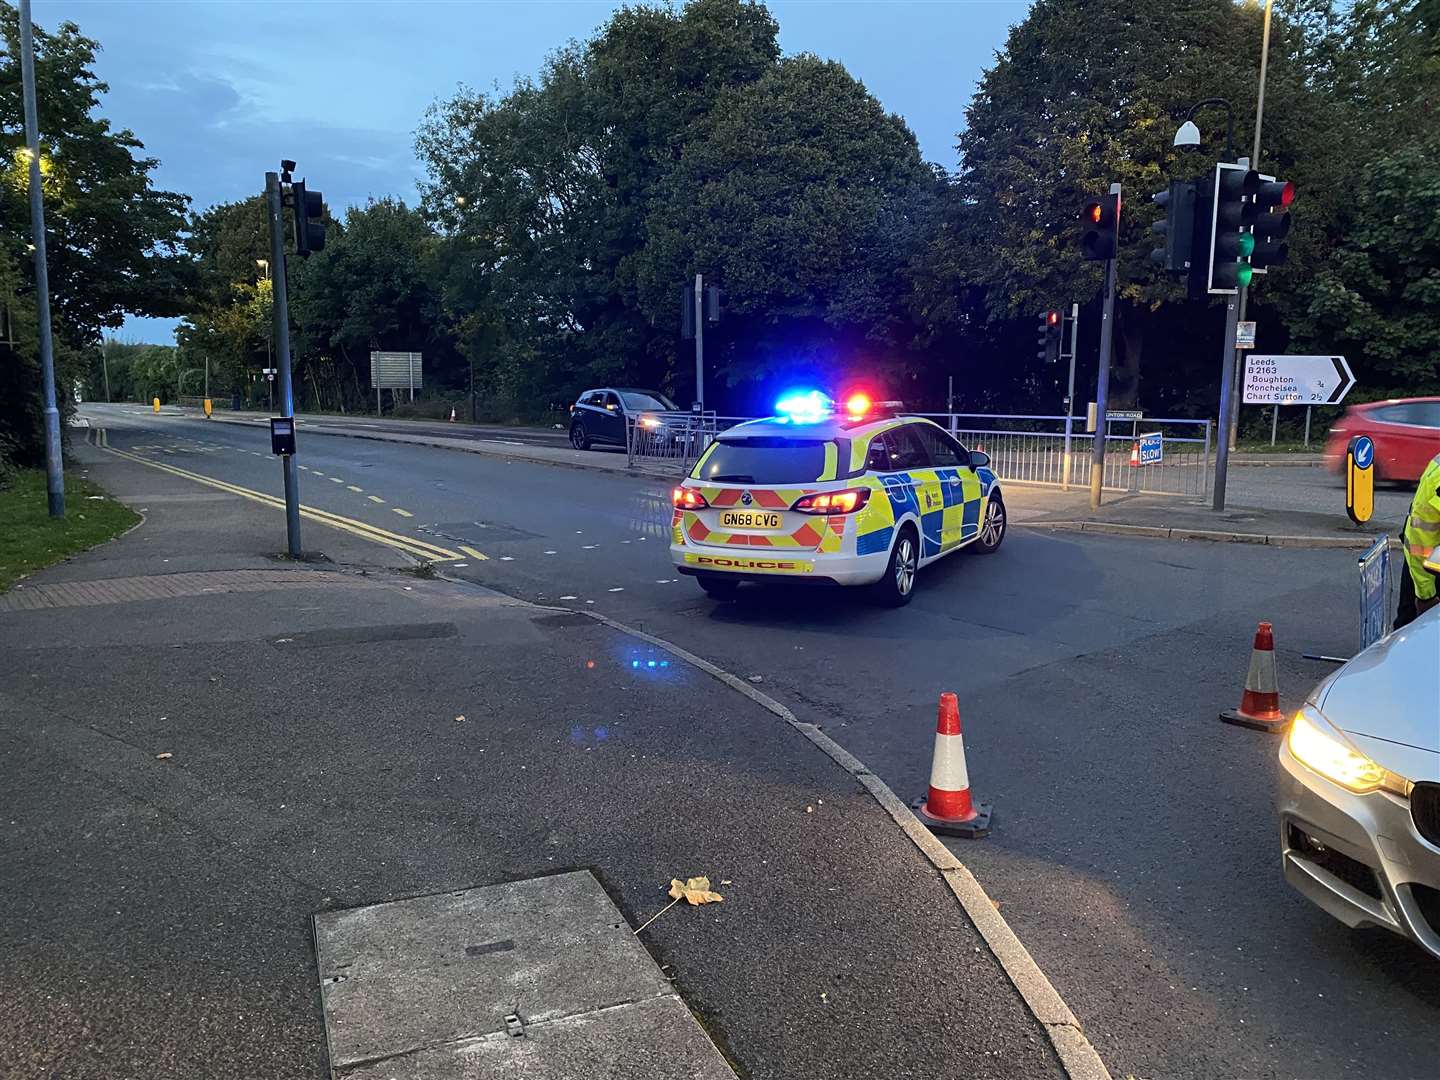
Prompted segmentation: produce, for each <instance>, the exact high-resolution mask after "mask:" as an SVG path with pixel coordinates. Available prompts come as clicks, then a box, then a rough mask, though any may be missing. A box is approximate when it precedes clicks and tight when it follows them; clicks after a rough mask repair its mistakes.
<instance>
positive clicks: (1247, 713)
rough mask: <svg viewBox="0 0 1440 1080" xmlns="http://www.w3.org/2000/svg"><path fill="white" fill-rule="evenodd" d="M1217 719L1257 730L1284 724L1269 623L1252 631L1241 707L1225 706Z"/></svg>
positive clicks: (1269, 728)
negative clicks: (1252, 638)
mask: <svg viewBox="0 0 1440 1080" xmlns="http://www.w3.org/2000/svg"><path fill="white" fill-rule="evenodd" d="M1220 719H1221V720H1224V721H1225V722H1226V723H1227V724H1239V725H1240V726H1241V727H1248V728H1254V729H1255V730H1256V731H1279V730H1280V729H1281V728H1282V727H1284V726H1285V714H1284V713H1283V712H1281V711H1280V688H1279V685H1278V684H1277V683H1276V681H1275V631H1274V628H1273V627H1272V626H1271V625H1270V624H1269V623H1268V622H1262V623H1261V624H1260V626H1259V628H1258V629H1257V630H1256V631H1255V646H1254V648H1253V649H1251V651H1250V670H1249V671H1248V672H1247V673H1246V675H1245V692H1244V693H1243V694H1241V695H1240V707H1239V708H1238V709H1226V710H1225V711H1224V712H1222V713H1221V714H1220Z"/></svg>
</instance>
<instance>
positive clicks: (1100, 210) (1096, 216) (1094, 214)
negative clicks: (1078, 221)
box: [1090, 203, 1105, 225]
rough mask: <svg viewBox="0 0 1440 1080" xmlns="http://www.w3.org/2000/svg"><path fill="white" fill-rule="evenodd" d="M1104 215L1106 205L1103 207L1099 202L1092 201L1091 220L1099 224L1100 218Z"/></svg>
mask: <svg viewBox="0 0 1440 1080" xmlns="http://www.w3.org/2000/svg"><path fill="white" fill-rule="evenodd" d="M1104 216H1105V208H1104V207H1102V206H1101V205H1100V204H1099V203H1091V204H1090V220H1091V221H1093V222H1094V223H1095V224H1096V225H1099V224H1100V219H1101V218H1102V217H1104Z"/></svg>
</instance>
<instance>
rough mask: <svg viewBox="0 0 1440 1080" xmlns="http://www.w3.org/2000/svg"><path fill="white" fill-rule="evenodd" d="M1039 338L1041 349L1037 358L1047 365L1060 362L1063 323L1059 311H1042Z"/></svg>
mask: <svg viewBox="0 0 1440 1080" xmlns="http://www.w3.org/2000/svg"><path fill="white" fill-rule="evenodd" d="M1039 319H1040V325H1039V328H1038V334H1039V336H1038V337H1037V338H1036V342H1035V343H1036V344H1037V345H1038V346H1039V347H1040V348H1039V351H1038V352H1036V353H1035V356H1036V357H1037V358H1038V359H1040V360H1043V361H1045V363H1047V364H1058V363H1059V362H1060V332H1061V329H1062V327H1063V323H1062V321H1061V318H1060V312H1058V311H1042V312H1041V313H1040V315H1039Z"/></svg>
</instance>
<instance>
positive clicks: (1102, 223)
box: [1080, 195, 1120, 260]
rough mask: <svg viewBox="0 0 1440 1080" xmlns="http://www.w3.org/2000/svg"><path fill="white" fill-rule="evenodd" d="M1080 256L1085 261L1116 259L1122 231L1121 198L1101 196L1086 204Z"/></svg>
mask: <svg viewBox="0 0 1440 1080" xmlns="http://www.w3.org/2000/svg"><path fill="white" fill-rule="evenodd" d="M1080 222H1081V228H1082V229H1083V231H1082V232H1081V234H1080V256H1081V258H1084V259H1092V260H1103V259H1113V258H1115V249H1116V247H1117V246H1118V233H1119V231H1120V196H1119V195H1101V196H1100V197H1099V198H1098V199H1091V200H1090V201H1089V202H1088V203H1086V204H1085V209H1084V210H1082V211H1081V213H1080Z"/></svg>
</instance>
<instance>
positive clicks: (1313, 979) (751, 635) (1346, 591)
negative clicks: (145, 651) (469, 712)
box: [91, 409, 1440, 1078]
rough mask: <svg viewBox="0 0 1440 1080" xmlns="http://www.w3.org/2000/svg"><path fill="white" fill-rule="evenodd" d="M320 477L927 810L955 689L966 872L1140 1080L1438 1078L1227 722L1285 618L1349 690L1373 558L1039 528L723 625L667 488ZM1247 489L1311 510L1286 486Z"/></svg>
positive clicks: (752, 607)
mask: <svg viewBox="0 0 1440 1080" xmlns="http://www.w3.org/2000/svg"><path fill="white" fill-rule="evenodd" d="M91 415H92V416H93V417H95V418H96V419H95V422H99V423H104V424H106V425H107V427H108V431H109V439H110V443H111V445H112V446H116V447H129V448H131V449H134V450H136V451H137V452H139V453H141V454H142V455H145V456H148V457H150V458H152V459H153V460H155V461H157V462H161V463H164V464H167V465H171V466H176V467H179V468H183V469H187V470H193V471H195V472H197V473H202V474H205V475H207V476H213V477H216V478H219V479H221V480H223V481H227V482H229V483H232V484H238V485H243V486H246V487H249V488H254V489H257V490H261V491H265V492H268V493H270V494H276V495H278V494H279V493H280V490H281V487H280V470H279V467H278V465H277V464H276V463H275V462H274V461H273V460H271V459H270V458H269V454H268V453H267V449H268V447H267V445H266V437H265V435H264V433H263V431H260V430H255V431H253V432H252V431H251V430H249V429H247V428H243V427H238V426H232V425H219V424H206V423H205V422H204V421H197V420H189V419H182V418H176V417H167V416H161V417H150V416H147V415H145V414H143V413H134V412H130V411H125V410H109V409H94V410H91ZM102 418H103V419H102ZM299 460H300V461H301V462H302V463H303V464H304V465H305V466H306V471H305V472H303V473H301V484H302V498H303V500H304V501H305V502H306V503H307V504H312V505H315V506H317V507H319V508H321V509H324V510H328V511H330V512H332V513H336V514H344V515H346V516H348V517H353V518H356V519H358V520H363V521H365V522H369V523H371V524H374V525H378V526H381V527H384V528H387V529H391V530H394V531H396V532H399V533H403V534H405V535H410V536H413V537H416V538H425V539H426V540H428V541H429V542H433V543H437V544H442V545H445V546H448V547H451V548H455V549H457V550H458V548H459V546H460V545H464V546H465V547H467V548H469V549H471V551H472V552H478V553H481V554H483V555H484V556H485V558H484V559H480V558H478V557H475V556H471V555H469V554H468V553H467V557H466V558H465V559H464V560H462V561H459V562H453V563H448V564H446V565H445V567H444V572H445V573H446V574H447V575H454V576H456V577H461V578H466V579H469V580H474V581H477V582H480V583H483V584H486V585H489V586H491V587H493V588H496V589H498V590H500V591H503V592H507V593H510V594H512V595H516V596H520V597H523V598H526V599H534V600H544V601H546V602H547V603H561V604H566V605H570V606H573V607H577V608H578V607H591V608H593V609H595V610H599V611H603V612H605V613H606V614H608V615H611V616H613V617H614V618H616V619H619V620H621V621H622V622H624V623H627V624H629V625H631V626H634V627H637V628H640V629H644V630H647V631H649V632H651V633H655V634H658V635H661V636H663V637H666V638H668V639H670V640H672V641H674V642H676V643H677V644H679V645H682V646H684V647H686V648H689V649H691V650H693V651H695V652H697V653H699V654H701V655H703V656H706V657H708V658H711V659H713V660H714V661H715V662H717V663H720V664H722V665H723V666H726V667H728V668H729V669H731V670H733V671H736V672H737V673H739V674H742V675H747V676H758V677H759V678H760V679H761V680H763V684H764V687H765V689H766V690H767V691H769V692H770V693H772V694H774V695H775V696H777V697H779V698H780V699H781V700H782V701H785V702H786V703H787V704H789V705H791V706H792V707H793V708H794V709H795V711H796V712H797V713H798V714H799V715H800V717H801V719H804V720H810V721H812V722H815V723H818V724H821V725H822V726H824V727H825V728H826V730H828V731H829V732H830V734H831V735H833V736H834V737H835V738H837V739H838V740H839V741H840V742H841V743H842V744H844V745H845V746H846V747H847V748H848V749H850V750H851V751H852V752H854V753H856V754H858V755H859V756H860V757H861V758H863V759H864V760H865V761H866V762H867V763H868V764H869V765H870V767H871V768H872V769H874V770H875V771H876V772H877V773H879V774H880V775H881V776H883V777H884V778H885V779H886V780H887V781H888V782H889V783H890V784H891V786H892V787H894V788H895V789H896V790H897V791H898V792H900V793H902V794H909V793H912V792H913V793H917V794H918V793H919V792H920V791H921V790H923V786H924V783H925V778H926V775H927V773H928V764H929V752H930V742H931V738H932V735H933V730H934V727H933V724H934V708H935V700H936V696H937V694H938V693H939V692H940V691H942V690H953V691H955V692H956V693H957V694H958V695H959V697H960V703H961V711H962V715H963V717H964V723H965V732H966V745H967V748H968V750H969V758H970V761H969V764H970V773H971V777H972V782H973V784H974V785H975V789H976V793H977V794H978V795H979V796H981V797H982V798H987V799H991V800H993V801H994V803H995V806H996V828H995V832H994V833H993V834H992V836H991V837H990V838H988V839H987V840H985V841H983V842H980V843H973V844H969V845H960V844H957V845H956V847H955V850H956V851H957V853H958V854H959V855H960V857H961V858H962V859H964V860H965V861H966V862H967V863H968V864H969V865H970V866H971V868H972V869H973V870H974V871H975V873H976V874H977V876H978V877H979V879H980V881H981V883H982V884H983V885H984V886H985V888H986V889H987V891H988V892H989V893H990V895H991V896H992V897H994V899H995V900H996V902H997V903H998V904H999V905H1000V908H1001V911H1002V913H1003V914H1004V915H1005V917H1006V918H1007V919H1008V920H1009V922H1010V924H1011V925H1012V926H1013V927H1014V929H1015V930H1016V932H1017V933H1018V934H1019V935H1020V937H1021V939H1022V940H1023V941H1024V942H1025V943H1026V945H1027V946H1028V947H1029V948H1030V950H1031V951H1032V953H1033V954H1034V955H1035V958H1036V960H1037V961H1038V962H1039V964H1040V965H1041V967H1042V968H1043V969H1044V970H1045V971H1046V972H1047V974H1049V976H1050V977H1051V979H1052V980H1053V981H1054V983H1055V985H1056V987H1057V989H1058V990H1059V991H1060V993H1061V994H1062V995H1063V996H1064V997H1065V999H1066V1000H1067V1002H1068V1003H1069V1004H1070V1006H1071V1007H1072V1008H1073V1009H1074V1010H1075V1011H1076V1013H1077V1014H1078V1015H1079V1016H1080V1018H1081V1020H1082V1022H1083V1023H1084V1024H1085V1027H1086V1030H1087V1033H1088V1034H1089V1036H1090V1038H1091V1039H1092V1041H1093V1042H1094V1043H1095V1045H1096V1047H1097V1049H1099V1051H1100V1053H1101V1055H1102V1056H1103V1057H1104V1058H1105V1060H1106V1062H1107V1063H1108V1064H1109V1066H1110V1068H1111V1071H1112V1072H1113V1073H1114V1075H1116V1076H1126V1075H1134V1076H1138V1077H1152V1076H1180V1077H1213V1076H1247V1077H1248V1076H1302V1077H1323V1078H1328V1077H1352V1076H1353V1077H1361V1076H1365V1077H1371V1076H1377V1075H1381V1076H1386V1077H1412V1076H1413V1077H1420V1076H1430V1075H1433V1068H1434V1062H1435V1060H1436V1049H1437V1039H1436V1035H1435V1032H1436V1031H1437V1030H1440V978H1437V976H1440V969H1437V967H1436V965H1435V964H1434V963H1433V962H1431V961H1430V960H1428V959H1427V958H1425V957H1424V956H1423V954H1421V953H1420V952H1419V951H1418V950H1415V949H1413V948H1411V947H1410V946H1409V945H1407V944H1406V943H1405V942H1403V941H1400V940H1398V939H1392V938H1390V937H1388V936H1385V935H1383V934H1380V933H1378V932H1376V933H1368V934H1355V933H1351V932H1348V931H1346V930H1344V929H1343V928H1342V927H1341V926H1340V925H1339V924H1337V923H1335V922H1333V921H1332V920H1330V919H1329V917H1328V916H1325V915H1324V914H1322V913H1321V912H1319V911H1318V910H1316V909H1314V908H1312V907H1311V906H1309V905H1308V904H1307V903H1305V902H1304V901H1302V900H1301V899H1300V898H1299V897H1298V896H1297V895H1295V894H1293V893H1292V892H1291V891H1290V890H1289V889H1288V887H1286V886H1285V885H1284V883H1283V882H1282V881H1281V878H1280V870H1279V858H1278V835H1277V833H1278V830H1277V828H1276V825H1275V818H1274V812H1273V789H1274V779H1275V775H1276V768H1277V766H1276V763H1275V742H1274V740H1273V737H1267V736H1263V735H1260V734H1258V733H1253V732H1248V731H1245V730H1242V729H1237V728H1232V727H1228V726H1226V725H1221V724H1219V723H1218V722H1217V721H1216V719H1215V716H1216V713H1217V711H1218V710H1219V709H1220V708H1224V707H1228V706H1232V705H1233V704H1234V703H1235V701H1236V699H1237V698H1238V695H1239V692H1240V688H1241V681H1242V679H1243V675H1244V671H1245V667H1246V663H1247V660H1248V650H1249V645H1250V638H1251V635H1252V634H1253V632H1254V627H1255V623H1256V621H1257V620H1259V619H1267V620H1269V621H1271V622H1273V623H1274V624H1275V627H1276V637H1277V643H1278V649H1279V652H1278V659H1279V665H1280V684H1281V691H1282V695H1283V700H1284V701H1285V702H1286V703H1288V704H1295V703H1298V701H1299V700H1300V698H1301V697H1302V696H1303V695H1304V693H1305V692H1306V691H1308V689H1309V688H1310V686H1311V685H1312V684H1313V683H1314V682H1316V681H1318V680H1319V679H1320V678H1322V677H1323V676H1324V674H1325V673H1326V670H1327V669H1326V668H1325V667H1324V666H1322V665H1318V664H1315V663H1312V662H1309V661H1305V660H1303V659H1302V658H1301V655H1300V654H1301V653H1302V652H1322V653H1329V654H1339V655H1347V654H1349V653H1350V652H1353V651H1354V648H1355V646H1356V640H1355V639H1356V634H1357V631H1356V626H1355V622H1356V614H1355V607H1356V602H1355V581H1354V554H1353V553H1352V552H1346V551H1304V550H1295V549H1271V548H1264V547H1251V546H1242V545H1210V544H1205V543H1165V542H1158V541H1149V540H1126V539H1119V538H1108V537H1100V536H1095V537H1091V536H1078V535H1075V534H1065V535H1059V534H1046V533H1041V532H1028V531H1024V530H1015V531H1014V532H1012V534H1011V536H1010V537H1009V539H1008V540H1007V542H1006V545H1005V547H1004V549H1003V550H1002V551H1001V552H1000V553H999V554H998V555H997V556H995V557H994V558H988V559H985V558H971V557H967V556H963V555H962V556H957V557H955V558H952V559H948V560H946V561H945V562H944V563H942V564H940V565H939V566H938V567H936V568H934V569H932V570H930V571H928V572H927V573H925V574H924V575H922V577H921V579H920V592H919V594H918V596H917V598H916V600H915V602H914V603H913V604H912V605H911V606H910V607H908V608H906V609H903V610H900V611H880V610H876V609H874V608H871V607H868V606H866V605H865V604H864V603H863V602H862V601H861V600H860V599H859V598H858V597H857V596H856V595H855V594H853V593H848V592H840V591H838V590H837V591H827V590H817V589H805V590H784V589H775V590H768V591H761V590H751V591H748V592H746V593H745V594H744V595H743V596H742V599H741V600H740V602H738V603H736V604H733V605H717V604H715V603H713V602H711V601H709V600H708V599H707V598H705V597H704V596H703V594H701V593H700V591H699V590H698V589H697V588H696V587H695V586H694V585H693V583H691V582H689V581H687V580H684V579H677V575H676V574H675V573H674V571H673V569H672V568H671V566H670V564H669V561H668V558H667V553H666V550H665V547H666V533H667V531H668V521H669V508H668V503H667V500H666V491H665V486H664V485H663V484H661V483H659V482H653V481H645V480H637V479H632V478H629V477H626V476H623V475H615V476H611V475H607V474H603V473H597V472H594V471H580V470H572V469H563V468H553V467H547V466H539V465H532V464H528V463H524V462H516V461H507V460H505V459H504V458H499V457H490V456H482V455H473V454H457V453H453V452H448V451H443V450H437V449H431V448H425V447H411V446H402V445H396V444H385V443H375V442H369V441H360V440H347V439H343V438H331V437H324V436H319V435H313V434H312V435H310V436H307V437H306V438H305V440H304V442H303V445H302V453H301V457H300V459H299ZM1299 471H1300V470H1290V469H1286V470H1284V472H1285V474H1290V473H1298V472H1299ZM1272 472H1273V473H1274V474H1275V475H1276V477H1277V478H1278V479H1277V481H1272V480H1271V479H1269V478H1268V474H1270V473H1272ZM1236 474H1241V475H1245V476H1248V475H1251V474H1255V475H1257V477H1263V479H1257V481H1256V483H1257V484H1262V485H1264V484H1272V483H1276V482H1280V483H1282V484H1287V485H1288V487H1287V490H1294V489H1295V485H1294V477H1290V476H1288V475H1287V476H1286V477H1284V478H1281V477H1280V470H1261V469H1250V470H1240V469H1237V470H1236ZM1307 475H1308V474H1307ZM357 489H358V490H357ZM1323 493H1324V492H1323V491H1321V490H1320V489H1319V488H1317V497H1319V496H1320V495H1322V494H1323ZM376 500H382V501H376ZM1235 501H1236V502H1239V501H1240V498H1239V496H1238V495H1237V496H1236V499H1235ZM401 511H403V513H402V512H401ZM276 527H277V534H276V544H277V547H278V546H279V545H280V543H281V530H280V518H279V515H278V514H277V515H276ZM306 528H307V529H308V530H310V532H309V535H308V536H307V546H315V547H323V536H317V535H316V532H317V530H319V529H321V528H322V527H321V526H318V525H314V524H310V523H307V526H306Z"/></svg>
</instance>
